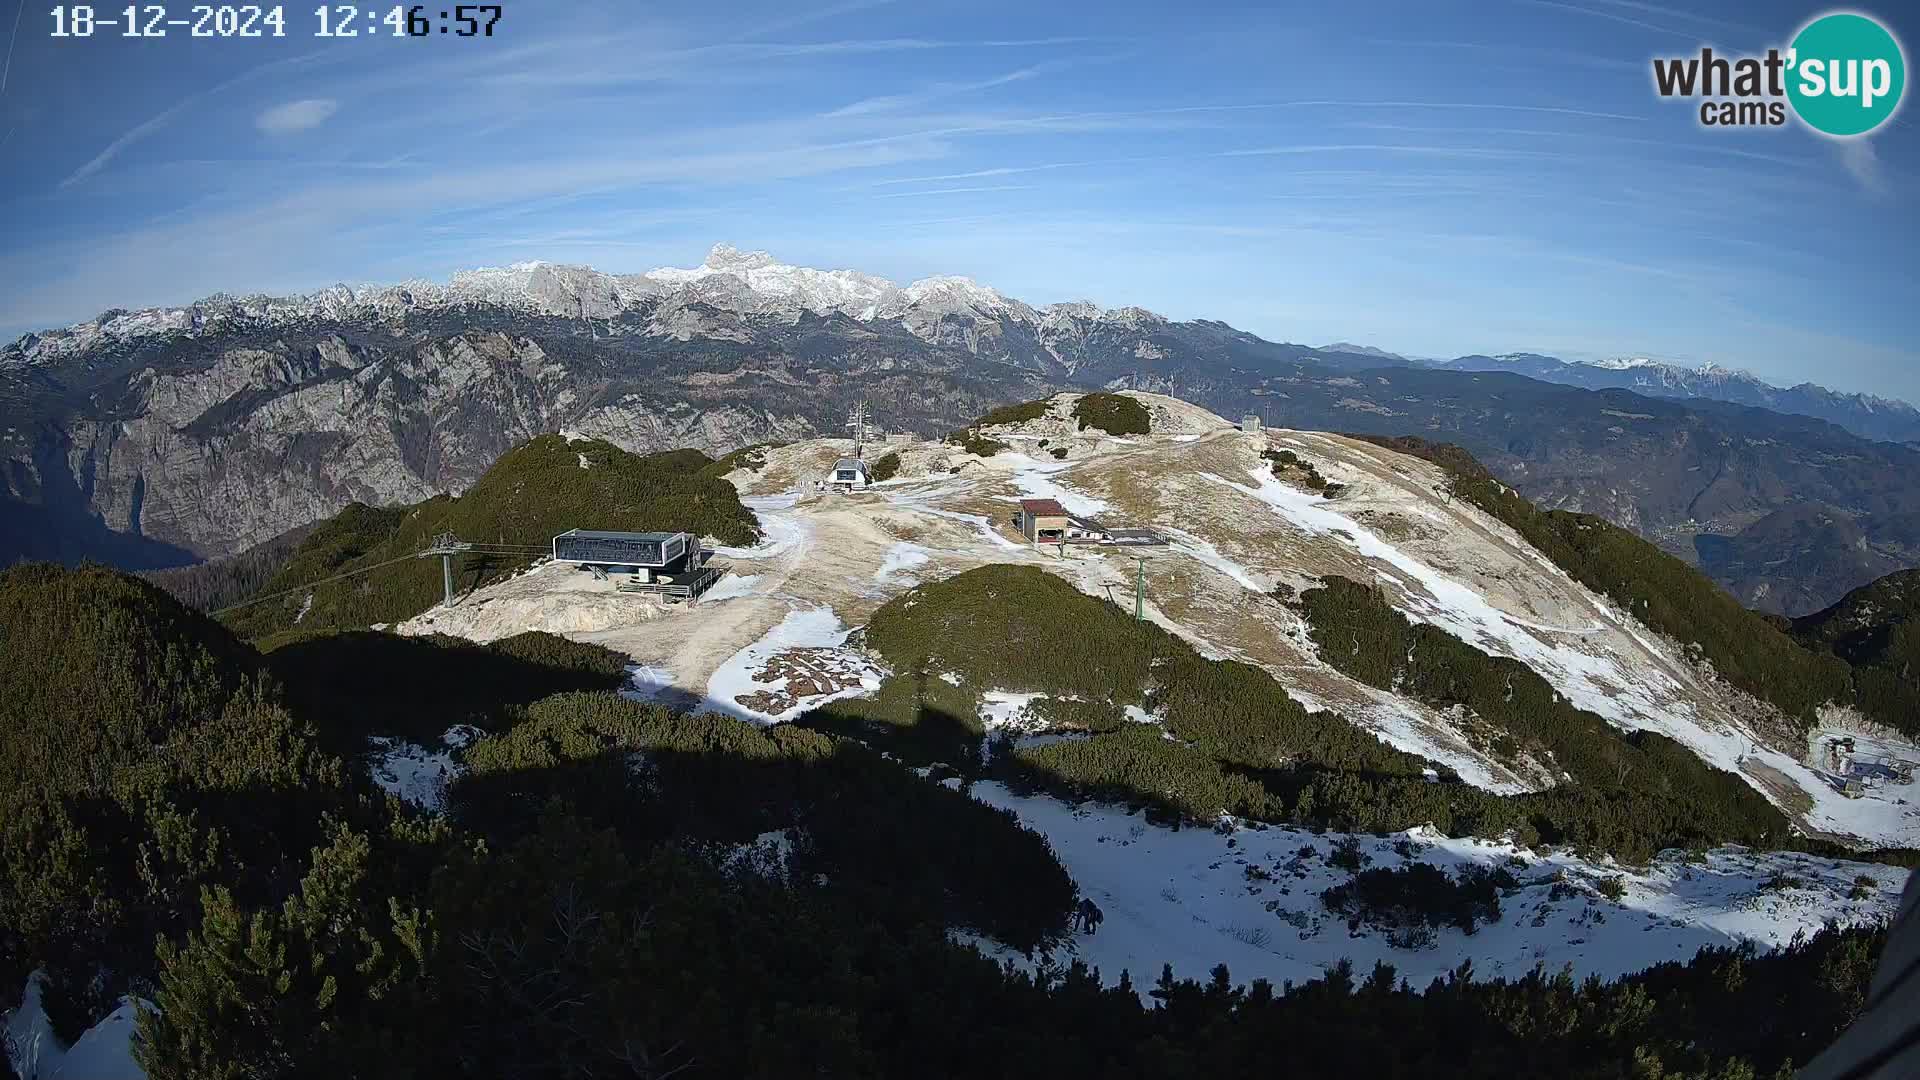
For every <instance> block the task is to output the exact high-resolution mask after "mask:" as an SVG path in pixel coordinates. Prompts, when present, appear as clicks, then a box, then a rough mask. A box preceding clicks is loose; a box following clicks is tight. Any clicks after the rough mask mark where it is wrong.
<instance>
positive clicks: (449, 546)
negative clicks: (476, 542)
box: [418, 532, 473, 607]
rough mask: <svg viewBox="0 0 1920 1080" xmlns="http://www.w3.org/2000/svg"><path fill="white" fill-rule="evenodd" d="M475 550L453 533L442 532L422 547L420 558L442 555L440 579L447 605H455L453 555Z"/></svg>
mask: <svg viewBox="0 0 1920 1080" xmlns="http://www.w3.org/2000/svg"><path fill="white" fill-rule="evenodd" d="M471 550H473V545H472V544H469V543H467V542H465V541H463V540H461V539H460V538H459V537H457V536H455V535H453V534H452V533H450V532H448V533H441V534H440V535H439V536H436V537H434V538H433V541H432V542H431V543H429V544H428V545H427V546H426V547H423V548H421V549H420V552H419V556H418V557H419V558H422V559H430V558H432V557H434V556H435V555H438V556H439V557H440V580H441V582H442V583H443V584H444V585H445V587H446V602H445V606H447V607H452V606H453V557H454V556H455V555H460V554H463V553H465V552H468V551H471Z"/></svg>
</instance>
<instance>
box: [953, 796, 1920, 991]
mask: <svg viewBox="0 0 1920 1080" xmlns="http://www.w3.org/2000/svg"><path fill="white" fill-rule="evenodd" d="M972 794H973V796H974V798H976V799H979V800H980V801H982V802H985V803H987V804H989V805H992V806H997V807H1001V808H1003V809H1007V810H1011V811H1013V812H1014V813H1015V814H1017V815H1018V816H1019V818H1020V820H1021V822H1022V823H1023V824H1025V825H1028V826H1029V827H1031V828H1033V829H1035V830H1037V831H1038V832H1040V833H1041V834H1042V835H1044V836H1045V837H1046V838H1047V842H1048V843H1049V844H1051V845H1052V846H1053V850H1054V853H1055V854H1056V855H1058V856H1059V858H1060V861H1061V863H1062V864H1064V865H1065V866H1066V868H1067V871H1068V872H1069V873H1071V874H1072V875H1073V878H1074V880H1075V881H1076V882H1077V883H1079V886H1080V890H1081V892H1082V894H1083V895H1086V896H1088V897H1090V898H1091V899H1092V900H1093V901H1094V903H1096V904H1098V905H1099V906H1100V908H1101V911H1102V914H1103V915H1104V916H1105V920H1104V922H1103V923H1102V924H1101V926H1100V928H1099V930H1098V932H1097V933H1094V934H1092V935H1085V934H1076V935H1075V936H1074V937H1073V939H1072V942H1071V944H1070V946H1069V949H1068V953H1070V954H1071V955H1073V956H1077V957H1079V958H1080V959H1082V960H1085V961H1086V962H1087V963H1088V964H1090V965H1092V966H1095V967H1098V968H1099V969H1100V974H1101V977H1102V979H1103V980H1104V981H1105V982H1107V983H1108V984H1113V983H1115V982H1118V981H1119V977H1120V973H1121V971H1122V970H1125V971H1128V972H1130V973H1131V975H1132V978H1133V983H1134V985H1135V986H1136V987H1138V988H1139V989H1140V991H1141V992H1142V994H1144V993H1145V992H1146V991H1147V990H1149V989H1151V988H1152V984H1153V980H1154V979H1156V978H1158V976H1159V974H1160V969H1161V965H1163V964H1169V963H1170V964H1172V965H1173V970H1174V974H1175V975H1176V976H1179V977H1183V978H1202V979H1204V978H1205V977H1206V975H1207V973H1208V972H1209V971H1211V970H1212V968H1213V967H1214V966H1215V965H1216V964H1225V965H1227V968H1228V970H1229V971H1230V972H1231V973H1232V975H1233V978H1234V980H1235V981H1236V982H1247V981H1251V980H1253V979H1267V980H1269V981H1271V982H1273V983H1274V984H1275V986H1276V987H1277V986H1278V985H1279V984H1280V983H1282V982H1283V981H1285V980H1292V981H1294V982H1296V983H1299V982H1304V981H1306V980H1308V979H1313V978H1317V977H1319V976H1320V975H1321V974H1322V973H1323V972H1325V971H1326V970H1328V969H1329V968H1331V967H1332V966H1333V965H1334V964H1336V963H1338V962H1339V961H1340V960H1342V959H1349V960H1351V961H1352V962H1353V965H1354V967H1355V969H1356V971H1357V972H1358V973H1359V974H1361V975H1363V976H1364V975H1365V974H1366V972H1367V971H1369V970H1370V969H1371V968H1372V966H1373V963H1374V962H1375V961H1376V960H1383V961H1385V962H1387V963H1389V964H1392V965H1393V966H1394V968H1395V969H1396V970H1397V971H1398V972H1399V974H1400V975H1401V976H1402V977H1404V978H1407V979H1409V980H1411V981H1412V983H1413V985H1414V986H1415V987H1416V988H1421V989H1424V988H1425V986H1426V984H1427V982H1428V981H1430V980H1431V979H1433V978H1435V977H1437V976H1440V975H1443V974H1445V973H1446V972H1448V971H1451V970H1453V969H1455V968H1457V967H1459V966H1460V964H1461V962H1462V961H1464V960H1472V961H1473V970H1474V972H1475V974H1477V975H1479V976H1481V977H1483V978H1490V977H1494V976H1505V977H1508V978H1514V977H1518V976H1521V975H1524V974H1526V973H1527V972H1529V971H1532V970H1533V969H1534V967H1535V966H1536V965H1545V966H1546V969H1547V970H1548V971H1549V972H1558V971H1559V970H1561V968H1563V967H1568V966H1570V967H1571V968H1572V969H1573V971H1574V973H1575V974H1576V975H1577V976H1586V975H1598V976H1601V977H1603V978H1614V977H1617V976H1620V975H1625V974H1630V973H1632V972H1636V971H1640V970H1643V969H1645V968H1647V967H1649V966H1651V965H1653V964H1657V963H1660V962H1662V961H1666V960H1680V961H1685V960H1689V959H1691V958H1692V957H1693V954H1694V953H1695V952H1696V951H1698V950H1699V949H1700V948H1702V947H1703V946H1708V945H1721V946H1724V945H1729V944H1733V943H1736V942H1739V941H1742V940H1749V941H1753V942H1755V943H1756V944H1757V945H1759V946H1760V947H1762V948H1763V949H1764V948H1769V947H1773V946H1777V945H1782V944H1785V943H1787V942H1789V941H1791V940H1792V939H1793V937H1794V935H1796V934H1801V933H1805V934H1809V935H1811V934H1813V933H1815V932H1817V931H1819V930H1820V929H1821V927H1823V926H1824V925H1826V924H1827V923H1828V922H1829V921H1833V922H1837V923H1839V924H1841V925H1851V924H1855V923H1863V922H1877V921H1880V920H1884V919H1888V918H1891V917H1892V915H1893V913H1894V911H1895V910H1896V909H1897V908H1898V906H1899V899H1900V890H1901V889H1902V888H1904V887H1905V886H1906V882H1907V875H1908V871H1906V870H1902V869H1898V868H1895V867H1889V866H1884V865H1881V864H1878V863H1857V862H1847V861H1835V860H1831V859H1818V858H1814V857H1812V856H1808V855H1800V854H1795V853H1770V854H1754V853H1750V852H1748V851H1746V850H1745V849H1742V848H1724V849H1719V850H1715V851H1711V852H1708V853H1707V854H1706V856H1705V858H1704V861H1702V862H1700V863H1688V862H1686V861H1684V859H1682V858H1680V857H1679V853H1669V854H1668V855H1667V856H1664V857H1662V858H1661V859H1660V860H1658V861H1656V862H1655V863H1654V864H1653V865H1652V866H1649V867H1647V868H1645V869H1644V870H1634V869H1623V868H1620V867H1616V866H1614V865H1612V864H1611V863H1610V862H1609V863H1603V864H1597V865H1596V864H1594V863H1590V862H1587V861H1585V860H1583V859H1579V858H1576V857H1574V856H1571V855H1567V854H1561V853H1555V854H1551V855H1547V856H1544V857H1542V856H1540V855H1537V854H1535V853H1534V852H1531V851H1527V850H1524V849H1519V848H1516V847H1514V846H1513V845H1512V844H1509V843H1504V842H1499V841H1482V840H1472V839H1463V840H1450V839H1447V838H1445V837H1442V836H1440V835H1439V834H1437V833H1433V832H1431V831H1430V830H1424V829H1414V830H1409V831H1407V832H1405V833H1401V834H1397V835H1395V836H1393V837H1387V838H1380V837H1375V836H1371V835H1366V834H1360V835H1355V836H1348V835H1346V834H1340V833H1327V834H1324V835H1315V834H1314V833H1313V832H1311V831H1308V830H1304V829H1290V828H1282V827H1277V826H1255V827H1249V826H1248V824H1247V823H1245V822H1238V821H1232V820H1230V819H1223V822H1222V825H1221V827H1220V828H1219V829H1208V828H1202V827H1187V828H1183V829H1179V830H1174V829H1168V828H1163V827H1161V826H1158V825H1152V824H1149V823H1148V822H1147V821H1146V820H1145V818H1144V817H1143V816H1142V815H1140V814H1129V813H1127V812H1126V811H1125V810H1124V809H1122V808H1118V807H1114V806H1108V805H1102V804H1095V803H1089V804H1085V805H1081V806H1074V805H1071V804H1068V803H1066V802H1063V801H1061V800H1059V799H1055V798H1051V797H1048V796H1021V795H1016V794H1013V793H1012V792H1010V791H1008V790H1007V788H1005V787H1004V786H1002V785H1000V784H998V783H992V782H981V783H977V784H975V785H973V788H972ZM1343 841H1351V842H1357V843H1358V844H1359V847H1360V850H1361V852H1362V853H1363V855H1364V856H1365V858H1366V859H1367V860H1369V862H1368V865H1367V867H1365V868H1367V869H1371V868H1376V867H1386V868H1392V867H1397V866H1401V865H1404V864H1406V863H1408V862H1409V861H1419V862H1425V863H1429V864H1432V865H1434V866H1437V867H1440V868H1442V869H1446V870H1450V871H1451V870H1453V869H1454V868H1456V867H1459V866H1461V865H1465V864H1476V865H1480V866H1486V867H1495V866H1506V867H1507V868H1508V869H1509V870H1510V871H1511V872H1512V873H1513V875H1514V876H1515V877H1516V878H1518V879H1519V880H1520V882H1521V883H1522V884H1523V888H1522V889H1521V890H1520V891H1519V892H1518V893H1516V894H1514V895H1512V896H1508V897H1503V898H1502V899H1501V919H1500V921H1499V922H1498V923H1492V924H1486V925H1482V926H1481V927H1480V928H1479V929H1478V931H1477V932H1475V933H1474V934H1472V935H1468V934H1466V933H1464V932H1463V931H1461V930H1459V929H1456V928H1453V927H1444V928H1439V929H1436V930H1434V931H1433V933H1432V942H1431V944H1429V945H1426V946H1425V947H1422V948H1399V947H1396V946H1394V945H1392V944H1390V943H1389V942H1388V937H1387V932H1386V931H1385V930H1381V929H1376V928H1373V927H1367V926H1363V927H1361V928H1360V929H1359V930H1358V931H1353V930H1349V928H1348V921H1347V920H1346V919H1345V918H1343V917H1341V916H1339V915H1335V914H1333V913H1330V912H1329V911H1327V909H1326V907H1325V905H1324V903H1323V902H1322V901H1321V899H1320V894H1321V893H1322V892H1324V891H1325V890H1326V889H1328V888H1331V887H1332V886H1335V885H1339V884H1341V883H1344V882H1345V881H1347V880H1349V878H1350V877H1351V873H1350V872H1349V871H1348V870H1345V869H1341V868H1339V867H1335V866H1333V865H1331V864H1330V863H1329V862H1328V858H1327V857H1328V855H1329V854H1330V853H1331V852H1332V851H1333V850H1334V848H1335V846H1336V845H1337V844H1340V843H1342V842H1343ZM1396 845H1403V848H1404V850H1405V851H1407V852H1410V853H1411V859H1409V858H1407V857H1404V856H1403V855H1402V854H1401V853H1399V852H1397V851H1396V850H1395V847H1396ZM1613 877H1619V878H1620V879H1621V880H1622V883H1623V884H1624V885H1625V892H1624V894H1623V895H1622V896H1621V898H1620V899H1619V900H1618V901H1614V900H1609V899H1607V898H1606V897H1605V896H1603V895H1601V893H1600V892H1599V891H1598V885H1599V883H1600V882H1601V881H1602V880H1604V879H1607V878H1613ZM1862 879H1865V880H1866V881H1870V882H1871V885H1865V884H1864V882H1863V881H1862ZM1556 883H1558V888H1556ZM1856 892H1858V893H1860V894H1861V895H1860V896H1859V898H1857V899H1856V898H1854V896H1855V893H1856ZM973 940H975V942H976V943H977V944H979V945H980V946H981V948H982V949H983V950H985V951H987V952H988V953H989V954H990V955H995V956H1002V957H1009V958H1012V959H1014V960H1015V961H1016V962H1017V963H1022V964H1029V963H1032V962H1033V960H1034V959H1037V958H1028V957H1024V956H1021V955H1019V954H1018V953H1015V952H1012V951H1011V950H1008V949H1005V948H1003V947H1000V946H998V945H995V944H994V943H992V942H990V941H984V940H982V939H978V938H974V939H973ZM1066 955H1067V954H1062V955H1059V956H1056V957H1055V959H1065V957H1066Z"/></svg>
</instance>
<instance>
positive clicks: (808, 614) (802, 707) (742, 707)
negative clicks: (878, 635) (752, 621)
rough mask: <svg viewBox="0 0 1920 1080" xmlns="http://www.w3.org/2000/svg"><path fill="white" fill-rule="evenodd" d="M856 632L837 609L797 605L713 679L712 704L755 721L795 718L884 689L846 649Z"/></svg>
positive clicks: (870, 668) (869, 666)
mask: <svg viewBox="0 0 1920 1080" xmlns="http://www.w3.org/2000/svg"><path fill="white" fill-rule="evenodd" d="M850 633H852V631H851V630H850V629H849V628H848V627H846V626H845V625H844V624H842V623H841V622H840V619H839V617H838V616H836V615H835V614H834V613H833V609H832V608H828V607H817V608H808V609H804V610H803V609H800V608H795V609H793V610H791V611H789V612H787V616H786V618H784V619H782V620H780V622H779V623H778V624H777V625H776V626H774V628H773V629H771V630H769V631H767V633H766V634H765V635H764V636H763V637H761V638H760V640H758V641H756V642H754V643H753V644H751V645H749V646H747V647H746V648H744V649H741V650H740V651H739V652H737V653H735V654H734V655H733V657H732V658H730V659H729V660H728V661H727V662H726V663H725V664H722V665H721V666H720V668H719V670H717V671H715V672H714V673H713V675H712V677H710V678H709V679H708V680H707V707H708V708H710V709H712V710H715V711H718V712H725V713H729V714H732V715H734V716H737V717H739V718H740V719H742V720H751V721H754V722H755V723H762V724H777V723H780V722H781V721H783V720H792V719H794V718H795V717H797V716H799V715H800V714H801V713H803V712H806V711H807V710H808V709H815V708H819V707H820V706H822V705H825V704H826V703H827V702H830V701H835V700H838V699H840V698H843V697H853V696H855V695H858V694H865V693H872V692H873V691H875V690H878V689H880V680H881V677H882V673H881V672H880V671H879V670H878V669H877V668H876V667H875V666H874V665H873V662H872V661H870V660H868V659H866V658H865V657H864V656H862V655H861V654H860V653H858V652H856V651H854V650H851V649H847V648H845V647H844V646H845V644H846V640H847V635H848V634H850Z"/></svg>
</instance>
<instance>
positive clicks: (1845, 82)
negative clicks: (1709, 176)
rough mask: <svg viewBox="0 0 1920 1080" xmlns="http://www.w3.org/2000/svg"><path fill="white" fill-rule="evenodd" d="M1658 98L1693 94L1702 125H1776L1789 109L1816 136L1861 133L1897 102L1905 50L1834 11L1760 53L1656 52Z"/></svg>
mask: <svg viewBox="0 0 1920 1080" xmlns="http://www.w3.org/2000/svg"><path fill="white" fill-rule="evenodd" d="M1653 85H1654V89H1655V90H1657V91H1658V92H1659V94H1660V96H1661V97H1663V98H1687V99H1699V101H1700V123H1701V124H1702V125H1704V126H1706V127H1779V126H1781V125H1783V124H1785V123H1786V122H1787V117H1788V115H1789V110H1791V115H1794V116H1798V117H1799V118H1800V120H1801V122H1802V123H1804V124H1806V125H1807V126H1808V127H1810V128H1812V129H1813V130H1815V131H1818V132H1820V133H1821V134H1823V135H1831V136H1834V137H1837V138H1848V137H1851V136H1854V135H1865V134H1866V133H1867V132H1869V131H1872V130H1873V129H1875V128H1877V127H1879V126H1880V125H1881V124H1884V123H1886V122H1887V121H1888V120H1889V119H1891V118H1892V117H1893V114H1894V111H1895V110H1897V109H1898V108H1899V107H1900V95H1901V92H1902V91H1903V90H1905V89H1906V86H1907V61H1906V54H1905V53H1903V52H1902V51H1901V49H1900V42H1899V41H1898V40H1896V39H1895V38H1894V36H1893V34H1892V32H1891V31H1889V30H1888V29H1887V28H1886V27H1884V26H1882V25H1880V23H1879V22H1877V21H1875V20H1874V19H1872V18H1869V17H1868V16H1866V15H1860V14H1857V13H1855V12H1851V11H1837V12H1833V13H1831V14H1828V15H1822V16H1820V17H1819V18H1817V19H1815V20H1813V21H1812V22H1810V23H1808V24H1807V25H1805V26H1803V27H1801V28H1800V32H1799V33H1798V34H1795V35H1794V37H1793V43H1792V44H1790V45H1788V46H1787V47H1786V48H1785V49H1784V50H1782V49H1779V48H1772V49H1768V50H1767V51H1766V53H1765V55H1762V56H1721V55H1718V54H1716V53H1715V52H1714V51H1713V50H1712V49H1710V48H1703V49H1701V50H1700V53H1699V55H1698V56H1674V57H1656V58H1654V61H1653Z"/></svg>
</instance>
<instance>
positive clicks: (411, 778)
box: [367, 724, 485, 810]
mask: <svg viewBox="0 0 1920 1080" xmlns="http://www.w3.org/2000/svg"><path fill="white" fill-rule="evenodd" d="M484 735H485V732H483V731H481V730H480V729H479V728H477V727H474V726H473V725H471V724H455V725H454V726H453V727H450V728H448V729H447V730H446V733H445V734H443V735H441V736H440V741H441V743H442V744H443V748H442V749H437V750H435V749H429V748H427V747H424V746H421V745H420V744H418V743H411V742H407V741H406V740H404V739H397V738H389V737H387V736H383V735H375V736H373V737H371V738H369V739H368V740H367V749H368V752H369V756H368V766H369V768H370V769H371V770H372V772H373V782H374V783H376V784H379V785H380V787H381V789H382V790H384V791H386V792H387V793H389V794H392V795H398V796H400V797H401V798H402V799H405V800H406V801H408V802H410V803H412V804H414V805H415V806H418V807H420V808H421V809H423V810H442V809H445V807H446V798H447V784H448V783H450V782H451V781H452V780H453V778H454V777H455V776H457V775H459V772H460V766H459V763H458V762H457V761H456V758H457V757H458V755H459V752H460V751H461V750H463V749H465V748H466V746H467V744H469V743H471V742H473V741H474V740H475V739H479V738H481V737H482V736H484Z"/></svg>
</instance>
